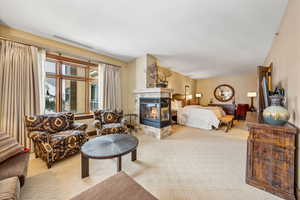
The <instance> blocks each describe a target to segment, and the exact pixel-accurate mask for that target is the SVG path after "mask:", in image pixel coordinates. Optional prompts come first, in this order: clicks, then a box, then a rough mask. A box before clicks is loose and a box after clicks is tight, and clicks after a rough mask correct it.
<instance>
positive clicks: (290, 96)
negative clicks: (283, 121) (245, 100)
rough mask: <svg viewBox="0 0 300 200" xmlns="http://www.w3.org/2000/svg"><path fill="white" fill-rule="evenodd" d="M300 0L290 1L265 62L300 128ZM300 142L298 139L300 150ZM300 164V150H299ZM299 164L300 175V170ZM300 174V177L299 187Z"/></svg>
mask: <svg viewBox="0 0 300 200" xmlns="http://www.w3.org/2000/svg"><path fill="white" fill-rule="evenodd" d="M299 11H300V1H299V0H289V3H288V7H287V9H286V12H285V15H284V17H283V19H282V21H281V26H280V29H279V35H278V36H277V37H276V38H274V41H273V45H272V48H271V49H270V51H269V55H268V56H267V58H266V60H265V65H269V64H270V63H271V62H273V66H274V72H273V85H274V86H276V85H278V84H280V85H281V86H282V87H283V88H284V89H285V90H286V93H287V102H288V106H287V107H288V110H289V112H290V114H291V119H290V122H292V123H293V124H295V125H296V126H297V127H298V128H299V127H300V20H299V19H300V12H299ZM299 147H300V141H299V139H298V152H299ZM298 160H299V163H298V166H300V152H299V153H298ZM299 168H300V167H298V174H299V173H300V169H299ZM299 181H300V176H298V188H300V187H299Z"/></svg>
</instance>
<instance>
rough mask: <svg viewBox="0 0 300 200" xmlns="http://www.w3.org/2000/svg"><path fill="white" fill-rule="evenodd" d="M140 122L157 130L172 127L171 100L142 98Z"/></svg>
mask: <svg viewBox="0 0 300 200" xmlns="http://www.w3.org/2000/svg"><path fill="white" fill-rule="evenodd" d="M140 122H141V124H145V125H148V126H153V127H157V128H162V127H165V126H168V125H170V124H171V121H170V99H169V98H141V99H140Z"/></svg>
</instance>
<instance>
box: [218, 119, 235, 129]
mask: <svg viewBox="0 0 300 200" xmlns="http://www.w3.org/2000/svg"><path fill="white" fill-rule="evenodd" d="M233 119H234V116H233V115H225V116H223V117H221V118H220V119H219V120H220V123H221V124H220V125H222V124H224V125H225V132H226V133H227V132H228V130H229V129H231V128H232V127H233Z"/></svg>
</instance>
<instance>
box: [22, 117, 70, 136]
mask: <svg viewBox="0 0 300 200" xmlns="http://www.w3.org/2000/svg"><path fill="white" fill-rule="evenodd" d="M73 123H74V114H73V113H56V114H48V115H37V116H25V124H26V127H27V129H28V131H46V132H49V133H56V132H59V131H64V130H68V129H71V127H72V125H73Z"/></svg>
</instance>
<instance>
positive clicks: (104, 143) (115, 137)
mask: <svg viewBox="0 0 300 200" xmlns="http://www.w3.org/2000/svg"><path fill="white" fill-rule="evenodd" d="M138 143H139V141H138V139H137V138H136V137H135V136H131V135H127V134H110V135H104V136H98V137H96V138H93V139H90V140H89V141H87V142H86V143H85V144H84V145H82V147H81V153H82V154H83V155H84V156H86V157H89V158H95V159H105V158H114V157H119V156H122V155H125V154H127V153H129V152H131V151H133V150H135V149H136V148H137V146H138Z"/></svg>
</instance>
